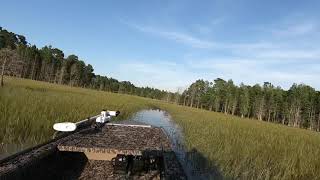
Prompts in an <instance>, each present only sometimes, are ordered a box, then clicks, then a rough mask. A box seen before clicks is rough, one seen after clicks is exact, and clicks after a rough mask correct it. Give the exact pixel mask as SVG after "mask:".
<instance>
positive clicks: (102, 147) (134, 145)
mask: <svg viewBox="0 0 320 180" xmlns="http://www.w3.org/2000/svg"><path fill="white" fill-rule="evenodd" d="M58 149H59V150H60V151H72V152H94V153H115V154H125V155H144V154H146V153H162V151H171V145H170V141H169V139H168V137H167V136H166V134H165V133H164V132H163V130H162V129H161V128H156V127H147V126H138V125H137V126H125V125H106V126H104V127H103V128H102V129H100V130H95V129H89V130H87V131H84V132H80V133H77V134H74V135H72V140H69V141H65V142H62V143H60V144H59V145H58Z"/></svg>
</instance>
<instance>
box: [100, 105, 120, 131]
mask: <svg viewBox="0 0 320 180" xmlns="http://www.w3.org/2000/svg"><path fill="white" fill-rule="evenodd" d="M119 114H120V111H106V110H104V109H103V110H102V111H101V115H100V116H99V117H97V119H96V123H95V126H94V127H95V128H96V129H100V128H102V127H103V126H104V124H105V123H108V122H110V119H111V117H117V116H118V115H119Z"/></svg>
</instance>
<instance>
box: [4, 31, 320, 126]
mask: <svg viewBox="0 0 320 180" xmlns="http://www.w3.org/2000/svg"><path fill="white" fill-rule="evenodd" d="M0 65H1V66H0V67H1V77H3V75H9V76H16V77H20V78H27V79H33V80H39V81H46V82H50V83H56V84H64V85H69V86H76V87H83V88H91V89H96V90H101V91H108V92H114V93H124V94H131V95H137V96H142V97H147V98H152V99H159V100H165V101H167V102H171V103H175V104H180V105H183V106H189V107H194V108H201V109H207V110H210V111H216V112H222V113H225V114H231V115H236V116H240V117H243V118H254V119H258V120H260V121H268V122H275V123H281V124H284V125H288V126H294V127H300V128H308V129H311V130H316V131H320V92H319V91H316V90H315V89H314V88H312V87H310V86H308V85H304V84H293V85H292V86H291V88H290V89H289V90H283V89H282V88H281V87H275V86H274V85H272V84H271V83H269V82H265V83H264V84H263V85H259V84H256V85H254V86H248V85H245V84H243V83H241V84H240V85H239V86H237V85H235V84H234V83H233V81H232V80H228V81H225V80H223V79H220V78H217V79H215V80H214V81H212V82H209V81H204V80H197V81H196V82H194V83H192V84H191V85H190V86H189V87H188V88H187V89H186V90H185V91H184V92H182V93H179V92H176V93H173V92H168V91H164V90H159V89H156V88H150V87H136V86H135V85H133V84H132V83H131V82H129V81H118V80H116V79H114V78H111V77H107V76H101V75H96V74H95V73H94V69H93V67H92V66H91V65H90V64H86V63H85V62H84V61H83V60H80V59H79V57H78V56H76V55H69V56H67V57H65V55H64V52H63V51H62V50H60V49H58V48H54V47H52V46H45V47H43V48H41V49H39V48H37V47H36V46H35V45H31V44H29V43H28V42H27V41H26V38H25V37H24V36H23V35H19V34H15V33H13V32H9V31H7V30H5V29H3V28H1V27H0ZM1 85H3V80H1Z"/></svg>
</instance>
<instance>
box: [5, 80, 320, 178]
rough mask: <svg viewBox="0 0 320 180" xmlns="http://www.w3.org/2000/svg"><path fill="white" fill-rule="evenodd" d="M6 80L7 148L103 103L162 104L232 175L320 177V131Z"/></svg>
mask: <svg viewBox="0 0 320 180" xmlns="http://www.w3.org/2000/svg"><path fill="white" fill-rule="evenodd" d="M5 82H6V83H7V84H6V86H5V87H4V88H0V115H1V116H0V127H1V128H0V142H1V143H2V145H1V146H2V147H3V148H2V150H3V151H4V149H6V151H8V149H9V151H10V152H12V151H13V149H15V148H18V149H19V148H25V147H27V146H30V145H34V144H37V143H39V142H43V141H45V140H47V139H48V138H50V137H51V135H52V132H53V131H52V125H53V123H55V122H61V121H78V120H81V119H84V118H86V117H88V116H92V115H95V114H98V113H99V111H100V110H101V109H103V108H107V109H119V110H120V111H121V112H122V114H121V117H120V118H128V117H130V116H131V115H132V114H133V113H135V112H137V111H139V110H142V109H147V108H154V107H159V108H161V109H163V110H166V111H168V112H169V113H170V115H171V116H172V118H173V119H174V120H175V121H176V122H177V123H178V124H180V125H181V126H182V128H183V131H184V134H185V140H186V145H187V147H188V149H190V150H191V149H196V150H197V151H198V152H199V153H201V154H202V155H203V156H204V157H205V158H206V159H207V160H208V161H209V166H211V167H218V169H219V171H220V172H221V174H223V175H224V177H226V178H231V179H320V174H319V173H318V171H319V169H320V156H319V155H320V135H319V133H317V132H313V131H308V130H303V129H296V128H290V127H287V126H282V125H278V124H271V123H266V122H260V121H257V120H252V119H241V118H238V117H235V116H230V115H224V114H221V113H215V112H209V111H204V110H200V109H194V108H188V107H183V106H177V105H173V104H167V103H164V102H162V101H157V100H151V99H146V98H141V97H137V96H130V95H122V94H113V93H107V92H100V91H95V90H88V89H81V88H72V87H68V86H60V85H54V84H49V83H43V82H37V81H32V80H24V79H13V78H6V81H5ZM5 147H6V148H5ZM10 152H9V153H10ZM1 153H2V154H3V153H4V152H0V154H1Z"/></svg>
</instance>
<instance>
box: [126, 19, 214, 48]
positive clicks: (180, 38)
mask: <svg viewBox="0 0 320 180" xmlns="http://www.w3.org/2000/svg"><path fill="white" fill-rule="evenodd" d="M125 24H127V25H128V26H130V27H133V28H135V29H137V30H139V31H141V32H146V33H150V34H154V35H158V36H161V37H164V38H166V39H169V40H174V41H176V42H179V43H183V44H186V45H189V46H191V47H195V48H205V49H208V48H213V47H214V46H215V43H213V42H210V41H206V40H202V39H200V38H197V37H194V36H192V35H189V34H186V33H182V32H176V31H167V30H161V29H159V28H154V27H151V26H142V25H137V24H132V23H128V22H125Z"/></svg>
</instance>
